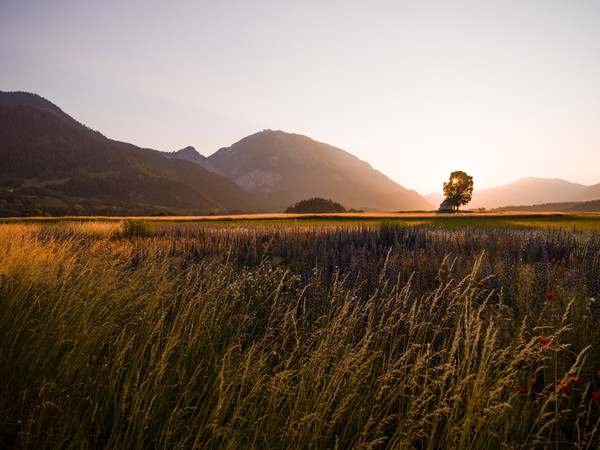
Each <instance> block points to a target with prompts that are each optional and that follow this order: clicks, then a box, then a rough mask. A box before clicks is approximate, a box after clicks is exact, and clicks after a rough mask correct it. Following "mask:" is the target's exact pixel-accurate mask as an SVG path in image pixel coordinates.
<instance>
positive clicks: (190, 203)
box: [0, 92, 259, 216]
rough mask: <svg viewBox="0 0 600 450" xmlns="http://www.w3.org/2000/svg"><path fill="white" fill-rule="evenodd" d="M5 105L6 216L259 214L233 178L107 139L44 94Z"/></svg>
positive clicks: (6, 96) (1, 147) (1, 120)
mask: <svg viewBox="0 0 600 450" xmlns="http://www.w3.org/2000/svg"><path fill="white" fill-rule="evenodd" d="M21 103H22V104H21ZM0 104H1V105H3V106H0V215H3V216H12V215H21V214H23V213H24V212H25V211H27V210H28V209H34V208H36V209H41V210H44V211H48V212H51V213H52V214H55V215H57V214H58V215H65V214H75V215H87V214H94V215H100V214H104V215H139V214H153V213H159V212H161V211H163V212H164V211H170V212H173V213H176V214H205V213H209V212H231V211H256V210H258V209H259V205H258V204H257V202H256V201H255V200H254V198H252V197H251V196H250V195H248V194H247V193H246V192H245V191H244V190H243V189H242V188H240V187H239V186H238V185H237V184H235V183H233V182H232V181H231V180H229V179H227V178H226V177H224V176H221V175H218V174H216V173H213V172H210V171H208V170H206V169H204V168H203V167H201V166H199V165H197V164H194V163H191V162H189V161H184V160H179V159H168V158H165V157H163V156H161V155H159V154H156V153H155V152H154V151H152V150H147V149H141V148H139V147H136V146H134V145H132V144H127V143H123V142H118V141H113V140H110V139H107V138H106V137H104V136H102V135H101V134H100V133H97V132H94V131H92V130H90V129H89V128H87V127H85V126H83V125H81V124H79V123H78V122H77V121H75V120H74V119H72V118H71V117H70V116H68V115H67V114H65V113H63V112H62V111H61V110H60V108H58V107H57V106H56V105H53V104H52V103H50V102H49V101H47V100H45V99H42V98H41V97H39V96H36V95H33V94H26V93H6V92H1V93H0Z"/></svg>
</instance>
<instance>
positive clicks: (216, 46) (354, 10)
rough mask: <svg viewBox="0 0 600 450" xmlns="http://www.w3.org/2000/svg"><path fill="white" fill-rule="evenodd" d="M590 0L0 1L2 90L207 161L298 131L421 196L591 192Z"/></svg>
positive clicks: (598, 64) (594, 120) (595, 93)
mask: <svg viewBox="0 0 600 450" xmlns="http://www.w3.org/2000/svg"><path fill="white" fill-rule="evenodd" d="M599 23H600V1H598V0H561V1H558V0H503V1H491V0H490V1H484V0H479V1H462V0H455V1H447V0H420V1H414V0H413V1H404V0H395V1H384V0H372V1H369V2H365V1H354V0H345V1H343V0H339V1H332V0H320V1H316V0H315V1H313V0H303V1H286V0H272V1H263V0H255V1H242V0H220V1H218V2H217V1H214V0H211V1H203V0H195V1H191V0H190V1H181V0H170V1H168V2H166V1H164V0H161V1H156V0H144V1H142V0H106V1H92V0H89V1H88V0H47V1H44V0H3V1H2V2H0V90H2V91H27V92H34V93H36V94H39V95H41V96H42V97H45V98H47V99H48V100H50V101H52V102H53V103H55V104H57V105H58V106H59V107H60V108H62V109H63V111H65V112H66V113H67V114H69V115H71V116H73V117H74V118H75V119H77V120H78V121H80V122H82V123H84V124H86V125H87V126H89V127H91V128H93V129H95V130H98V131H100V132H102V133H103V134H104V135H106V136H107V137H110V138H112V139H117V140H122V141H126V142H131V143H133V144H135V145H138V146H141V147H149V148H154V149H158V150H163V151H175V150H179V149H181V148H184V147H186V146H188V145H191V146H194V147H195V148H196V149H197V150H198V151H199V152H200V153H202V154H203V155H205V156H208V155H210V154H212V153H214V152H215V151H216V150H218V149H219V148H221V147H228V146H230V145H231V144H233V143H235V142H237V141H239V140H240V139H242V138H244V137H245V136H247V135H250V134H253V133H256V132H259V131H261V130H263V129H273V130H283V131H286V132H290V133H298V134H303V135H306V136H309V137H311V138H313V139H315V140H317V141H320V142H326V143H328V144H331V145H333V146H335V147H339V148H342V149H344V150H346V151H348V152H350V153H352V154H354V155H356V156H357V157H359V158H360V159H362V160H365V161H367V162H369V163H370V164H371V165H372V166H373V167H374V168H375V169H377V170H379V171H381V172H382V173H384V174H385V175H387V176H389V177H390V178H391V179H393V180H394V181H396V182H397V183H399V184H401V185H402V186H404V187H406V188H409V189H414V190H416V191H417V192H419V193H420V194H423V195H425V194H428V193H431V192H441V189H442V184H443V182H444V181H446V180H447V179H448V177H449V174H450V172H452V171H455V170H462V171H465V172H467V173H468V174H469V175H471V176H473V179H474V184H475V189H484V188H490V187H495V186H500V185H505V184H508V183H510V182H512V181H515V180H517V179H519V178H523V177H527V176H536V177H544V178H562V179H565V180H568V181H572V182H577V183H582V184H586V185H592V184H596V183H600V170H598V169H599V168H600V82H599V80H600V26H599V25H598V24H599Z"/></svg>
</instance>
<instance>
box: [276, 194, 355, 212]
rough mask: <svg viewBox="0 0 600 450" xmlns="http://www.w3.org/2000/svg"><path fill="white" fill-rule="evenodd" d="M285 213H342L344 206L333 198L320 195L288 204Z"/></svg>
mask: <svg viewBox="0 0 600 450" xmlns="http://www.w3.org/2000/svg"><path fill="white" fill-rule="evenodd" d="M285 212H286V213H297V214H302V213H343V212H346V208H344V207H343V206H342V205H340V204H339V203H337V202H334V201H333V200H329V199H324V198H321V197H315V198H309V199H308V200H301V201H299V202H298V203H296V204H295V205H294V206H289V207H288V208H287V209H286V210H285Z"/></svg>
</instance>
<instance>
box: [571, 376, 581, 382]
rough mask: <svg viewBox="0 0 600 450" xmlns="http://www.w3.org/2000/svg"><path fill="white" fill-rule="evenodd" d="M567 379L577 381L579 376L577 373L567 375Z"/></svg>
mask: <svg viewBox="0 0 600 450" xmlns="http://www.w3.org/2000/svg"><path fill="white" fill-rule="evenodd" d="M569 380H571V381H572V382H573V383H579V377H578V376H577V375H569Z"/></svg>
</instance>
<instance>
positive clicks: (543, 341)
mask: <svg viewBox="0 0 600 450" xmlns="http://www.w3.org/2000/svg"><path fill="white" fill-rule="evenodd" d="M540 344H542V345H548V339H546V338H540Z"/></svg>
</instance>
